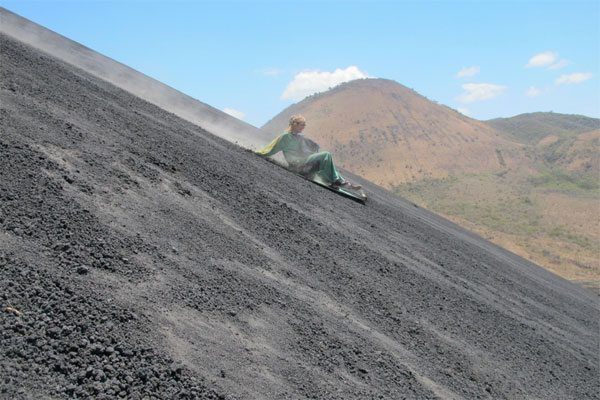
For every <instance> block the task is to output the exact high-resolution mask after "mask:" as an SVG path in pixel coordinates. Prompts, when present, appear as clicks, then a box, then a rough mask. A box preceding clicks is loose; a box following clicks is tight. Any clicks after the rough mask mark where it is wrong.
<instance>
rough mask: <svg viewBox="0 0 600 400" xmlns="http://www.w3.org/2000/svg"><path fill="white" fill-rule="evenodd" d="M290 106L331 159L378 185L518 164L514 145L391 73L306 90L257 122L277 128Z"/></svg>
mask: <svg viewBox="0 0 600 400" xmlns="http://www.w3.org/2000/svg"><path fill="white" fill-rule="evenodd" d="M294 114H303V115H304V116H305V117H306V118H307V120H308V126H307V128H306V134H307V136H309V137H311V138H313V139H315V140H316V141H317V142H318V143H319V144H321V145H322V147H323V148H324V149H327V150H330V151H331V152H332V153H333V155H334V157H335V160H336V161H337V162H338V163H340V164H341V165H343V166H344V167H345V168H347V169H349V170H350V171H353V172H355V173H357V174H359V175H361V176H363V177H364V178H366V179H369V180H371V181H373V182H376V183H378V184H380V185H383V186H385V187H393V186H395V185H397V184H400V183H403V182H411V181H417V180H421V179H438V178H443V177H446V176H448V175H452V174H454V173H458V172H461V173H462V172H473V173H479V172H492V173H498V172H502V171H506V170H507V169H514V168H517V167H519V166H520V165H521V164H522V157H523V155H522V152H521V149H522V145H519V144H517V143H515V142H512V141H511V140H508V139H506V138H504V137H502V136H499V135H498V133H497V132H496V131H495V130H494V129H493V128H491V127H489V126H488V125H486V124H484V123H482V122H480V121H477V120H474V119H471V118H468V117H466V116H464V115H462V114H460V113H458V112H456V111H454V110H452V109H450V108H448V107H445V106H442V105H439V104H436V103H434V102H432V101H430V100H428V99H427V98H425V97H423V96H421V95H419V94H418V93H416V92H415V91H413V90H411V89H409V88H407V87H405V86H402V85H400V84H399V83H397V82H394V81H391V80H386V79H362V80H356V81H352V82H348V83H344V84H342V85H339V86H337V87H335V88H333V89H331V90H329V91H327V92H324V93H321V94H317V95H313V96H310V97H308V98H306V99H304V100H302V101H301V102H299V103H296V104H294V105H292V106H290V107H288V108H286V109H285V110H283V111H282V112H281V113H279V114H278V115H277V116H276V117H274V118H273V119H272V120H271V121H269V122H268V123H267V124H266V125H265V126H263V130H266V131H269V132H272V133H273V134H275V133H277V132H281V131H282V130H283V129H285V127H286V126H287V121H288V119H289V117H290V116H291V115H294Z"/></svg>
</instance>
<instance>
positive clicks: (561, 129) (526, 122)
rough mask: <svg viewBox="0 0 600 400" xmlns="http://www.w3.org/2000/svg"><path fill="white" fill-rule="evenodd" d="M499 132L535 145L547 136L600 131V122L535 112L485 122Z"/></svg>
mask: <svg viewBox="0 0 600 400" xmlns="http://www.w3.org/2000/svg"><path fill="white" fill-rule="evenodd" d="M485 123H486V124H488V125H490V126H491V127H493V128H495V129H497V130H498V131H500V132H502V133H504V134H506V135H508V136H510V137H512V138H514V139H515V140H517V141H519V142H523V143H530V144H535V143H537V142H539V141H540V140H543V139H544V138H545V137H547V136H558V137H565V136H573V135H577V134H580V133H584V132H589V131H592V130H595V129H600V120H599V119H597V118H590V117H586V116H584V115H577V114H560V113H554V112H535V113H526V114H520V115H516V116H514V117H510V118H495V119H491V120H488V121H485Z"/></svg>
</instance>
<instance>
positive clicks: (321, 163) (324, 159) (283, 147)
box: [257, 132, 344, 184]
mask: <svg viewBox="0 0 600 400" xmlns="http://www.w3.org/2000/svg"><path fill="white" fill-rule="evenodd" d="M318 150H319V146H318V145H317V144H316V143H315V142H313V141H312V140H310V139H307V138H305V137H304V136H303V135H300V134H293V133H291V132H284V133H283V134H281V135H279V136H278V137H276V138H275V139H273V141H272V142H271V143H269V144H268V145H266V146H265V147H264V148H263V149H261V150H259V151H257V154H260V155H261V156H272V155H274V154H277V153H278V152H280V151H282V152H283V156H284V157H285V160H286V161H287V163H288V164H289V166H290V168H291V169H292V170H294V171H296V172H305V173H306V171H307V170H310V173H316V174H319V176H320V177H321V178H322V179H324V180H325V181H326V182H328V183H330V184H331V183H334V182H343V181H344V178H342V176H341V175H340V173H339V172H338V171H337V169H336V168H335V166H334V165H333V159H332V157H331V153H330V152H328V151H321V152H318ZM305 167H309V168H308V169H306V168H305Z"/></svg>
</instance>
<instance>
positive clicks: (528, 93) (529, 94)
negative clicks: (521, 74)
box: [525, 86, 542, 97]
mask: <svg viewBox="0 0 600 400" xmlns="http://www.w3.org/2000/svg"><path fill="white" fill-rule="evenodd" d="M540 94H542V91H541V90H540V89H538V88H536V87H535V86H530V87H529V89H527V91H526V92H525V96H527V97H537V96H539V95H540Z"/></svg>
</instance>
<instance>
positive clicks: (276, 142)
mask: <svg viewBox="0 0 600 400" xmlns="http://www.w3.org/2000/svg"><path fill="white" fill-rule="evenodd" d="M287 137H288V135H287V134H285V133H284V134H282V135H279V136H277V137H276V138H275V139H273V141H272V142H271V143H269V144H268V145H266V146H265V147H263V148H262V149H260V150H258V151H257V152H256V154H259V155H261V156H265V157H268V156H272V155H273V154H277V153H278V152H280V151H281V150H283V149H284V148H285V145H286V143H287Z"/></svg>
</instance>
